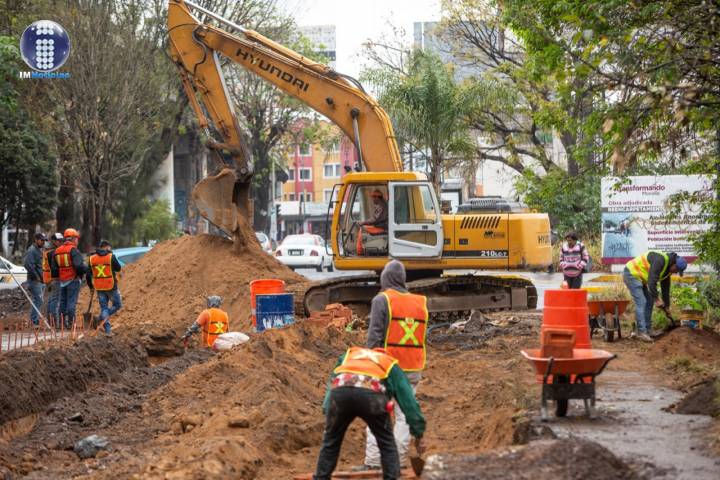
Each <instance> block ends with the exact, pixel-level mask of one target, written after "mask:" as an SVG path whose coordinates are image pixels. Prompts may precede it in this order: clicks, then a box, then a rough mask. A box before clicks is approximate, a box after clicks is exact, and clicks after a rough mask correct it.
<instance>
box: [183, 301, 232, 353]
mask: <svg viewBox="0 0 720 480" xmlns="http://www.w3.org/2000/svg"><path fill="white" fill-rule="evenodd" d="M221 304H222V298H221V297H219V296H217V295H212V296H210V297H207V309H205V310H203V311H202V312H201V313H200V315H198V318H197V320H195V323H193V324H192V325H191V326H190V328H188V330H187V332H185V335H183V336H182V339H183V340H186V339H188V338H190V336H191V335H193V334H195V333H197V332H199V331H202V339H201V342H200V343H201V345H202V346H204V347H208V348H210V347H212V346H213V344H214V343H215V340H217V337H218V335H222V334H223V333H227V332H228V331H229V329H230V320H229V319H228V314H227V313H226V312H224V311H223V310H220V305H221Z"/></svg>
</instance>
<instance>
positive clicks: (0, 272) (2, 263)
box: [0, 257, 27, 288]
mask: <svg viewBox="0 0 720 480" xmlns="http://www.w3.org/2000/svg"><path fill="white" fill-rule="evenodd" d="M8 267H10V270H8ZM10 272H12V274H13V275H14V276H15V278H16V279H17V281H18V282H20V283H23V282H24V281H26V280H27V270H25V267H21V266H19V265H15V264H13V263H11V262H10V261H9V260H8V259H6V258H4V257H0V284H2V287H3V288H15V287H17V283H15V280H13V278H12V275H10Z"/></svg>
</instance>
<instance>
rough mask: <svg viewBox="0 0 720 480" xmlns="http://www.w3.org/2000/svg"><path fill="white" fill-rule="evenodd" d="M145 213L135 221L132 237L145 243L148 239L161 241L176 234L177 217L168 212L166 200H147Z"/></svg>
mask: <svg viewBox="0 0 720 480" xmlns="http://www.w3.org/2000/svg"><path fill="white" fill-rule="evenodd" d="M148 205H149V208H148V209H147V211H146V212H145V214H144V215H143V216H142V217H140V218H138V219H137V220H136V221H135V225H134V228H133V238H134V240H135V241H138V240H139V241H141V242H142V243H143V245H147V244H148V243H149V242H150V241H157V242H162V241H163V240H167V239H169V238H172V237H174V236H175V235H176V234H177V219H176V218H175V215H174V214H173V213H171V212H170V206H169V205H168V202H167V201H166V200H157V201H154V202H152V203H150V202H148Z"/></svg>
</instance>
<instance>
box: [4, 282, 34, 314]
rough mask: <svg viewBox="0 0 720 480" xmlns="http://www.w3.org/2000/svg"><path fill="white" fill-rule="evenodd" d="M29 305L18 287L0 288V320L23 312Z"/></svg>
mask: <svg viewBox="0 0 720 480" xmlns="http://www.w3.org/2000/svg"><path fill="white" fill-rule="evenodd" d="M29 306H30V304H29V303H28V301H27V299H26V298H25V295H23V293H22V292H21V291H20V289H19V288H11V289H3V290H0V320H2V319H4V318H7V317H16V316H17V315H20V314H22V313H25V312H27V311H28V308H29Z"/></svg>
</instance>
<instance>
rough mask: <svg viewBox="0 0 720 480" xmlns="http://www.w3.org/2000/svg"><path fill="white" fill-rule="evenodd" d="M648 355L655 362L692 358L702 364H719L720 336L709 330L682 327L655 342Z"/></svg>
mask: <svg viewBox="0 0 720 480" xmlns="http://www.w3.org/2000/svg"><path fill="white" fill-rule="evenodd" d="M648 354H649V356H650V357H651V358H653V359H655V360H667V359H670V358H672V357H691V358H693V359H695V360H697V361H699V362H702V363H707V364H715V363H719V362H720V335H718V334H717V333H715V332H713V331H709V330H703V329H699V328H698V329H692V328H688V327H680V328H677V329H675V330H673V331H671V332H670V333H668V334H667V335H665V336H664V337H662V338H661V339H660V340H658V341H657V342H655V343H654V344H653V346H652V348H651V349H650V351H649V352H648Z"/></svg>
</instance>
